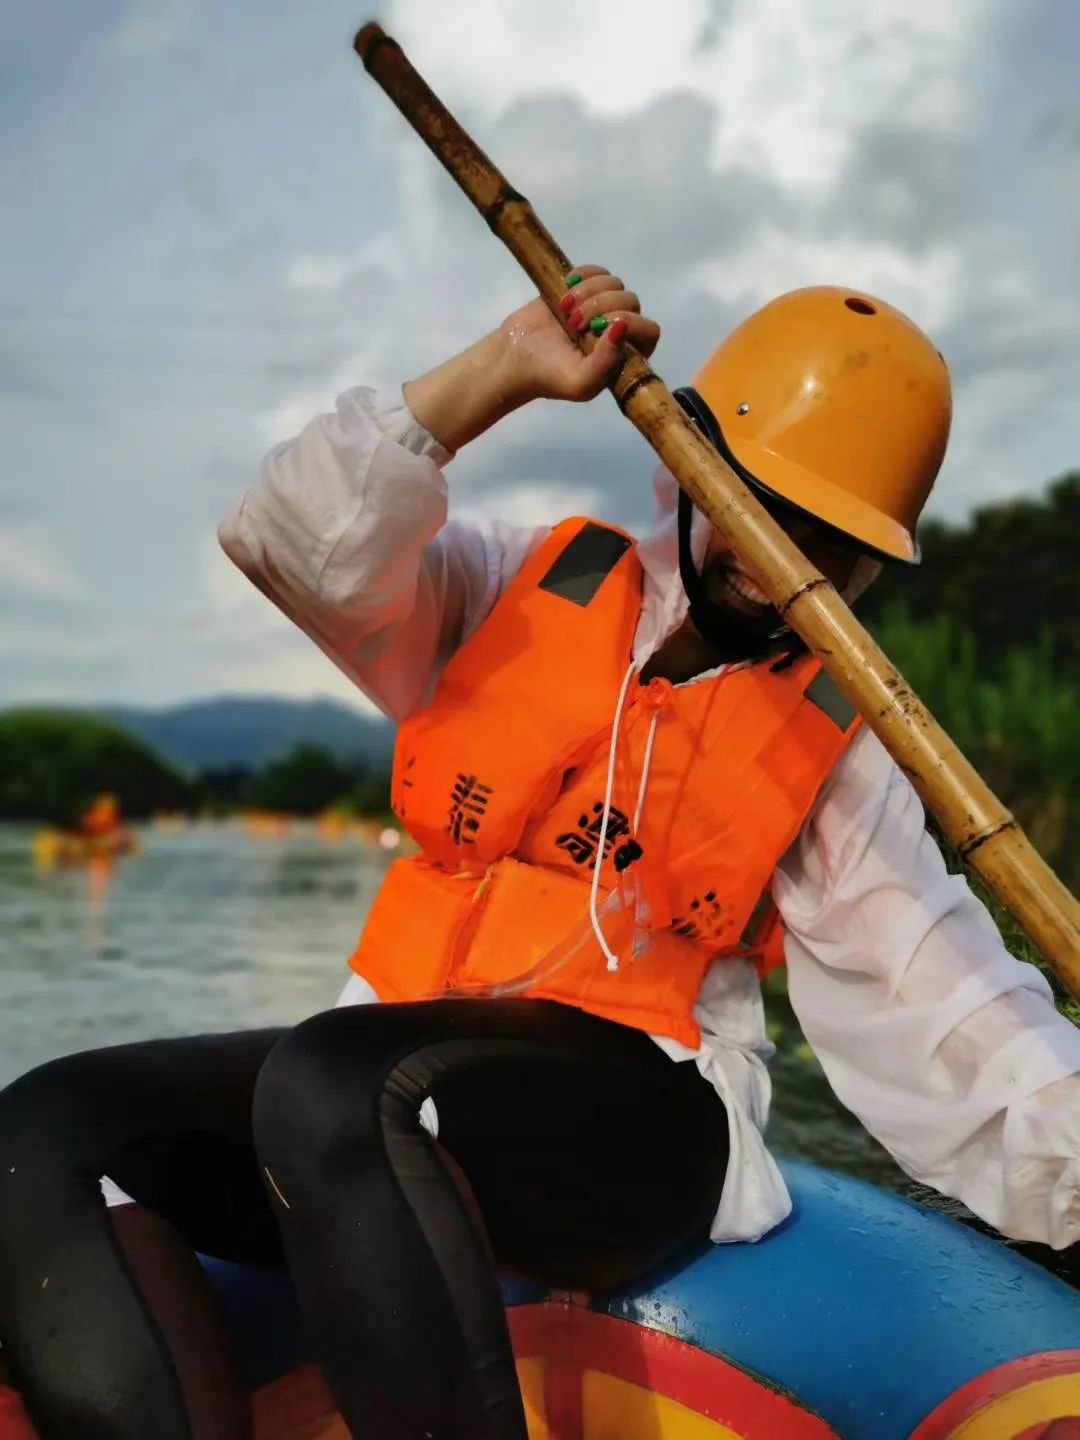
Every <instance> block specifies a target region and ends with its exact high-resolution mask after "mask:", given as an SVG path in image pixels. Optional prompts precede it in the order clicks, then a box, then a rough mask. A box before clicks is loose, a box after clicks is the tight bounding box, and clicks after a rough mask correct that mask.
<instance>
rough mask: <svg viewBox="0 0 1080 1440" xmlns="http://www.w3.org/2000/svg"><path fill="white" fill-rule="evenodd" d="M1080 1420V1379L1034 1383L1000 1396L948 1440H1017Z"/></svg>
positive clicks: (1066, 1377)
mask: <svg viewBox="0 0 1080 1440" xmlns="http://www.w3.org/2000/svg"><path fill="white" fill-rule="evenodd" d="M1077 1416H1080V1375H1055V1376H1053V1377H1052V1378H1051V1379H1048V1380H1035V1381H1033V1382H1032V1383H1031V1384H1030V1385H1024V1386H1022V1387H1021V1388H1020V1389H1019V1390H1013V1391H1011V1392H1010V1393H1009V1394H1008V1395H999V1396H998V1397H997V1399H996V1400H991V1401H990V1403H989V1404H988V1405H984V1406H983V1408H982V1409H981V1410H979V1411H977V1412H976V1413H975V1414H974V1415H972V1417H971V1418H970V1420H965V1421H963V1423H962V1424H961V1425H959V1426H958V1427H957V1429H955V1430H954V1431H953V1432H952V1434H951V1435H950V1436H949V1440H1014V1437H1015V1436H1017V1435H1021V1434H1024V1433H1026V1432H1027V1431H1028V1430H1030V1429H1031V1428H1032V1427H1033V1426H1035V1425H1039V1424H1042V1425H1049V1424H1050V1422H1051V1421H1053V1420H1066V1419H1075V1418H1076V1417H1077Z"/></svg>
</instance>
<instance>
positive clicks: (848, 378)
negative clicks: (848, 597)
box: [680, 285, 952, 562]
mask: <svg viewBox="0 0 1080 1440" xmlns="http://www.w3.org/2000/svg"><path fill="white" fill-rule="evenodd" d="M680 393H681V395H682V396H683V397H684V404H686V408H687V409H688V410H690V411H691V413H693V414H695V416H696V418H697V419H698V420H699V421H701V422H702V423H703V424H704V425H705V428H706V429H707V430H708V432H709V438H710V439H711V440H712V441H713V443H714V444H716V445H717V448H718V449H720V451H721V453H722V454H723V455H724V456H725V458H727V459H728V460H729V461H730V462H731V463H732V465H733V467H734V468H735V470H737V471H738V472H739V474H740V475H742V476H743V478H744V479H746V480H748V481H750V482H752V483H756V485H757V486H758V487H760V488H761V489H763V490H765V491H766V492H768V493H769V494H771V495H773V496H776V497H778V498H779V499H780V500H782V501H786V502H787V503H788V504H790V505H793V506H795V507H796V508H797V509H799V510H802V511H804V512H806V513H807V514H809V515H812V516H814V517H816V518H817V519H819V520H823V521H825V522H826V524H828V525H831V526H833V527H834V528H835V529H837V530H841V531H843V532H844V533H845V534H847V535H851V536H853V537H854V538H855V539H856V540H858V541H860V542H861V543H862V544H863V546H864V547H865V548H866V549H867V550H869V551H872V552H875V553H877V554H879V555H881V556H884V557H887V558H891V559H897V560H906V561H909V562H915V561H917V560H918V553H919V552H918V546H917V544H916V542H915V522H916V521H917V520H918V518H919V513H920V511H921V510H922V507H923V505H924V503H925V501H926V497H927V496H928V495H929V493H930V489H931V487H932V485H933V483H934V480H935V479H936V477H937V473H938V470H939V469H940V467H941V462H942V459H943V458H944V455H945V446H946V443H947V441H948V438H949V422H950V420H951V418H952V398H951V386H950V383H949V371H948V368H947V367H946V364H945V361H944V359H943V358H942V356H941V353H940V352H939V351H938V350H936V349H935V348H934V345H933V343H932V342H931V341H930V340H929V339H928V338H927V337H926V336H925V335H924V334H923V332H922V331H921V330H920V329H919V328H918V326H916V325H914V324H912V322H911V321H910V320H909V319H908V318H907V317H906V316H905V315H902V314H901V313H900V311H899V310H894V309H893V307H892V306H891V305H887V304H886V303H885V302H884V301H883V300H877V299H875V298H874V297H873V296H872V295H863V294H860V293H859V292H858V291H855V290H844V289H841V288H840V287H838V286H834V285H818V286H814V287H812V288H810V289H806V290H792V291H791V292H790V293H789V294H787V295H781V296H779V298H778V299H776V300H773V301H770V303H769V304H768V305H766V306H764V307H763V308H762V309H761V310H758V311H756V312H755V313H754V314H753V315H751V316H750V318H749V319H748V320H744V321H743V323H742V324H741V325H740V326H738V327H737V329H735V330H733V331H732V333H731V334H730V335H729V336H728V338H727V339H726V340H725V341H724V342H723V344H722V345H721V346H720V347H719V349H717V350H716V351H715V352H714V353H713V355H712V356H711V357H710V358H709V360H707V361H706V363H705V365H704V366H703V367H702V369H701V370H700V371H699V372H698V374H697V375H696V376H695V378H694V383H693V386H692V387H691V388H690V389H688V390H684V391H682V392H680ZM694 402H697V403H696V404H695V403H694ZM702 402H703V405H702ZM702 412H704V413H702ZM710 421H711V422H712V424H711V425H710V424H709V422H710Z"/></svg>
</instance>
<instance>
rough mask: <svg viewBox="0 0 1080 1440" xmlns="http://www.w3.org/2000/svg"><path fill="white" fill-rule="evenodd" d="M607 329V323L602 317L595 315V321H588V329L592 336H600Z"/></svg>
mask: <svg viewBox="0 0 1080 1440" xmlns="http://www.w3.org/2000/svg"><path fill="white" fill-rule="evenodd" d="M607 327H608V322H607V320H606V319H605V318H604V316H603V315H597V316H596V318H595V320H590V321H589V329H590V330H591V331H592V333H593V334H594V335H602V334H603V333H604V331H605V330H606V329H607Z"/></svg>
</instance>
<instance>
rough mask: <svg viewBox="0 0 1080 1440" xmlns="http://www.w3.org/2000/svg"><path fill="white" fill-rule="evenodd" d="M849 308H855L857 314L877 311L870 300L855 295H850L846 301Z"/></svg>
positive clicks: (869, 313) (868, 313)
mask: <svg viewBox="0 0 1080 1440" xmlns="http://www.w3.org/2000/svg"><path fill="white" fill-rule="evenodd" d="M844 304H845V305H846V306H847V308H848V309H849V310H854V311H855V314H856V315H876V314H877V311H876V310H875V309H874V307H873V305H871V304H870V302H869V301H868V300H859V299H858V298H857V297H856V296H854V295H849V296H848V298H847V299H846V300H845V301H844Z"/></svg>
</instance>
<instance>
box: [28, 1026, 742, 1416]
mask: <svg viewBox="0 0 1080 1440" xmlns="http://www.w3.org/2000/svg"><path fill="white" fill-rule="evenodd" d="M428 1096H430V1097H432V1098H433V1099H434V1101H435V1104H436V1106H437V1110H438V1120H439V1137H438V1142H437V1143H436V1142H435V1141H433V1139H432V1137H431V1136H430V1135H429V1134H428V1132H427V1131H426V1130H425V1129H424V1128H423V1127H422V1126H421V1124H420V1122H419V1118H418V1111H419V1109H420V1105H421V1103H422V1102H423V1100H424V1099H425V1098H427V1097H428ZM253 1097H254V1100H253ZM726 1163H727V1125H726V1116H725V1112H724V1108H723V1105H722V1103H721V1101H720V1100H719V1098H718V1097H717V1096H716V1094H715V1092H714V1091H713V1090H712V1088H711V1087H710V1086H709V1085H708V1084H707V1082H705V1081H704V1080H703V1079H702V1077H701V1076H700V1075H699V1074H698V1072H697V1069H696V1067H695V1066H694V1065H693V1064H692V1063H689V1064H675V1063H673V1062H672V1061H671V1060H669V1059H668V1058H667V1057H666V1056H665V1055H664V1054H663V1052H662V1051H661V1050H660V1049H659V1047H657V1046H656V1045H654V1044H653V1042H652V1041H651V1040H649V1039H648V1037H647V1036H645V1035H643V1034H640V1033H638V1032H636V1031H633V1030H629V1029H626V1028H624V1027H622V1026H618V1025H614V1024H611V1023H609V1022H607V1021H603V1020H598V1019H596V1018H594V1017H592V1016H588V1015H585V1014H583V1013H581V1012H579V1011H576V1010H573V1009H570V1008H568V1007H564V1006H560V1005H556V1004H552V1003H549V1002H545V1001H540V1002H537V1001H520V1000H514V1001H491V1002H489V1001H443V1002H433V1003H424V1004H415V1005H386V1006H374V1005H373V1006H363V1007H357V1008H351V1009H341V1010H334V1011H329V1012H327V1013H326V1014H323V1015H318V1016H316V1017H315V1018H314V1019H312V1020H309V1021H307V1022H305V1023H304V1024H303V1025H300V1026H299V1027H297V1029H295V1030H293V1031H290V1032H278V1031H258V1032H246V1033H240V1034H234V1035H209V1036H200V1037H197V1038H194V1039H189V1040H164V1041H155V1042H149V1043H146V1044H141V1045H125V1046H118V1047H116V1048H113V1049H108V1050H99V1051H92V1052H89V1053H87V1054H83V1055H76V1056H72V1057H70V1058H68V1059H64V1060H58V1061H53V1062H52V1063H50V1064H48V1065H45V1066H42V1067H41V1068H40V1069H38V1070H35V1071H33V1072H31V1073H30V1074H29V1075H26V1076H24V1077H23V1078H22V1079H20V1080H18V1081H16V1082H15V1084H14V1085H12V1086H10V1087H9V1088H8V1089H7V1090H6V1091H4V1092H3V1094H0V1341H2V1343H3V1345H4V1347H5V1350H6V1352H7V1353H8V1355H9V1357H10V1359H11V1361H12V1365H13V1367H14V1370H15V1374H16V1378H17V1381H18V1383H19V1384H20V1386H21V1388H22V1389H23V1391H24V1394H25V1397H26V1400H27V1404H28V1408H29V1410H30V1412H31V1414H32V1416H33V1417H34V1419H35V1422H36V1423H37V1425H38V1427H39V1429H40V1430H41V1433H42V1436H43V1437H44V1440H60V1437H63V1440H147V1437H149V1436H153V1437H154V1440H210V1437H213V1440H234V1437H237V1440H239V1437H242V1436H243V1435H244V1434H245V1433H246V1429H245V1427H246V1424H247V1421H246V1418H245V1415H246V1406H245V1407H238V1406H236V1405H235V1404H234V1405H233V1407H232V1409H230V1408H229V1405H228V1404H227V1403H225V1402H224V1401H220V1400H218V1401H214V1400H211V1401H209V1402H208V1399H207V1393H208V1391H209V1390H213V1393H214V1395H218V1396H220V1395H223V1394H224V1393H225V1392H226V1390H227V1389H228V1388H229V1387H228V1386H227V1385H225V1384H224V1383H221V1384H215V1385H214V1386H210V1384H209V1381H208V1380H207V1377H208V1376H214V1377H219V1378H220V1377H221V1376H223V1375H224V1374H225V1372H226V1371H227V1368H228V1365H227V1360H226V1358H225V1355H224V1339H223V1336H222V1334H221V1332H220V1331H219V1330H215V1328H214V1321H213V1320H207V1321H205V1322H202V1321H198V1318H197V1317H196V1319H195V1320H192V1321H191V1323H190V1325H189V1326H188V1330H189V1332H191V1333H194V1334H197V1336H198V1339H197V1340H196V1341H192V1340H191V1338H190V1334H189V1335H188V1336H187V1337H186V1338H185V1335H184V1333H183V1331H184V1326H183V1325H180V1326H179V1330H178V1327H177V1323H176V1318H175V1317H176V1312H177V1310H178V1308H181V1309H182V1308H183V1307H182V1305H180V1306H178V1303H177V1301H176V1299H175V1296H176V1295H178V1294H183V1295H186V1296H190V1295H191V1294H192V1293H194V1287H196V1286H197V1287H202V1289H205V1281H204V1280H203V1277H202V1275H201V1272H199V1271H198V1270H197V1267H196V1266H195V1264H194V1261H193V1260H192V1258H191V1253H192V1251H193V1250H199V1251H202V1252H204V1253H207V1254H211V1255H216V1256H220V1257H221V1258H224V1259H230V1260H241V1261H248V1262H254V1263H263V1264H266V1263H271V1264H274V1263H281V1260H282V1252H283V1251H284V1258H285V1259H286V1260H287V1264H288V1268H289V1271H290V1273H291V1276H292V1279H293V1282H294V1285H295V1287H296V1291H297V1294H298V1298H299V1302H300V1306H301V1310H302V1312H303V1315H304V1319H305V1324H306V1327H307V1329H308V1332H309V1335H310V1337H311V1339H312V1341H313V1343H314V1346H315V1350H316V1353H317V1355H318V1358H319V1360H320V1362H321V1364H322V1366H323V1368H324V1370H325V1372H326V1374H327V1377H328V1380H329V1382H330V1386H331V1389H332V1391H333V1393H334V1396H335V1399H336V1401H337V1403H338V1405H339V1406H340V1408H341V1410H342V1413H343V1414H344V1416H345V1419H346V1422H347V1423H348V1425H349V1427H350V1429H351V1430H352V1432H353V1434H354V1435H355V1436H357V1440H368V1437H378V1440H419V1437H423V1436H432V1437H436V1440H463V1437H469V1440H524V1437H525V1433H526V1432H525V1424H524V1418H523V1414H522V1408H521V1402H520V1397H519V1394H518V1387H517V1380H516V1375H515V1371H514V1364H513V1356H512V1353H511V1349H510V1343H509V1338H508V1334H507V1328H506V1320H505V1315H504V1311H503V1306H502V1303H501V1299H500V1293H499V1288H498V1283H497V1280H496V1275H495V1266H494V1265H493V1264H492V1260H494V1261H495V1263H496V1264H498V1265H500V1266H504V1267H507V1268H510V1269H512V1270H514V1271H516V1272H517V1273H519V1274H522V1275H524V1276H526V1277H529V1278H534V1279H537V1280H539V1281H542V1282H544V1283H546V1284H548V1285H551V1286H555V1287H559V1288H572V1289H579V1288H582V1289H596V1288H602V1287H607V1286H610V1285H616V1284H620V1283H625V1282H627V1281H629V1280H631V1279H634V1278H636V1277H638V1276H640V1275H642V1274H644V1273H645V1272H647V1271H648V1270H650V1269H652V1268H654V1267H655V1266H657V1265H659V1264H661V1263H662V1262H664V1261H666V1260H668V1259H670V1258H671V1257H672V1256H673V1255H674V1254H675V1253H676V1252H677V1251H678V1250H679V1249H680V1248H682V1247H683V1246H685V1245H686V1244H687V1243H688V1242H689V1241H691V1240H692V1239H700V1238H701V1237H703V1236H704V1235H705V1233H706V1231H707V1228H708V1225H709V1222H710V1219H711V1217H712V1214H713V1212H714V1210H715V1208H716V1206H717V1204H718V1202H719V1197H720V1190H721V1187H722V1185H723V1179H724V1172H725V1168H726ZM102 1174H108V1175H110V1176H111V1177H112V1178H113V1179H114V1180H115V1181H116V1182H117V1183H118V1184H119V1185H120V1186H121V1187H122V1188H123V1189H125V1190H126V1191H127V1192H128V1193H129V1194H130V1195H131V1196H132V1197H133V1198H134V1199H135V1201H136V1202H137V1203H138V1206H139V1207H144V1208H143V1209H140V1210H138V1211H135V1212H134V1213H135V1214H141V1213H146V1212H152V1214H150V1215H149V1220H150V1222H151V1224H152V1225H156V1226H157V1227H158V1232H160V1233H158V1232H155V1234H154V1236H153V1237H152V1238H153V1239H154V1242H155V1245H156V1249H155V1250H154V1251H153V1252H152V1253H153V1255H154V1265H153V1266H152V1267H151V1269H150V1270H147V1269H146V1267H145V1265H140V1264H139V1263H136V1262H135V1260H133V1258H132V1257H133V1256H134V1255H136V1254H137V1253H138V1250H137V1247H136V1246H133V1244H132V1243H131V1242H130V1241H125V1240H123V1239H121V1238H119V1237H118V1226H117V1223H116V1221H117V1218H118V1216H123V1215H124V1214H125V1212H126V1211H130V1210H132V1207H125V1210H124V1211H120V1212H117V1211H113V1212H112V1216H111V1218H110V1217H109V1216H108V1215H107V1214H106V1211H105V1208H104V1205H103V1202H102V1200H101V1196H100V1192H99V1189H98V1177H99V1176H100V1175H102ZM158 1217H160V1218H158ZM185 1266H186V1267H187V1270H186V1271H185V1274H184V1275H183V1277H180V1275H179V1272H180V1270H181V1269H183V1267H185ZM172 1270H175V1271H176V1279H175V1286H174V1289H173V1299H172V1301H170V1299H169V1296H170V1285H171V1283H172ZM200 1295H201V1291H200ZM185 1303H187V1304H188V1308H189V1310H190V1312H191V1314H192V1315H194V1314H195V1312H196V1311H197V1310H198V1309H199V1304H200V1303H201V1304H202V1305H203V1306H204V1308H205V1309H206V1310H207V1312H209V1311H210V1310H211V1309H212V1307H211V1306H210V1305H209V1304H208V1303H207V1302H206V1300H205V1297H204V1296H202V1298H201V1299H200V1301H199V1302H198V1303H197V1302H192V1301H187V1302H185ZM164 1311H171V1314H170V1318H169V1320H168V1322H167V1323H166V1321H165V1320H163V1318H162V1312H164ZM178 1334H179V1338H177V1336H178ZM200 1377H201V1379H202V1383H203V1390H204V1393H203V1394H202V1396H201V1397H197V1398H194V1399H193V1398H192V1394H193V1389H198V1386H199V1383H200ZM233 1388H234V1389H235V1388H236V1387H235V1385H234V1386H233Z"/></svg>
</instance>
